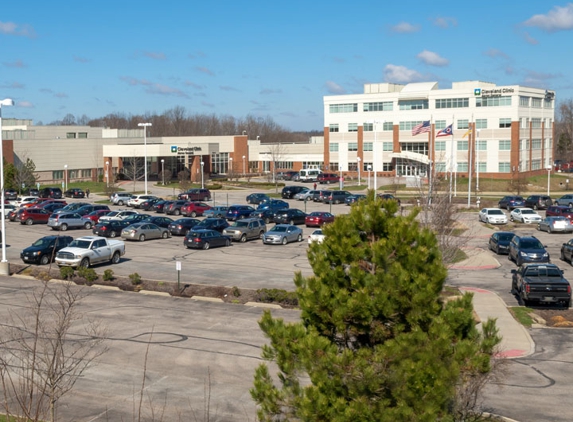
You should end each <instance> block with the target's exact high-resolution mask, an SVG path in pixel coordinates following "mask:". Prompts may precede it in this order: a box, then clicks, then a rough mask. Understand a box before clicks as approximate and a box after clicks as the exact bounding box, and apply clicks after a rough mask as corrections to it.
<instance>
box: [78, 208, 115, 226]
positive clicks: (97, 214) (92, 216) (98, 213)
mask: <svg viewBox="0 0 573 422" xmlns="http://www.w3.org/2000/svg"><path fill="white" fill-rule="evenodd" d="M110 212H111V210H95V211H92V212H90V213H89V214H87V215H84V216H83V217H84V218H89V219H90V220H92V221H93V223H94V224H97V223H98V222H99V218H100V217H101V216H102V215H107V214H109V213H110Z"/></svg>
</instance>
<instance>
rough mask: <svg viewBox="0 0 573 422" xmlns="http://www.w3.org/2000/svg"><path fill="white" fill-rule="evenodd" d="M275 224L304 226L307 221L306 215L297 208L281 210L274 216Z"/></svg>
mask: <svg viewBox="0 0 573 422" xmlns="http://www.w3.org/2000/svg"><path fill="white" fill-rule="evenodd" d="M274 220H275V223H277V224H290V225H291V226H293V225H296V224H304V222H305V220H306V213H305V212H303V211H301V210H297V209H296V208H289V209H288V210H279V211H277V212H276V213H275V216H274Z"/></svg>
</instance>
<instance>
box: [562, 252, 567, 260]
mask: <svg viewBox="0 0 573 422" xmlns="http://www.w3.org/2000/svg"><path fill="white" fill-rule="evenodd" d="M561 261H565V262H567V260H566V259H565V254H564V253H563V251H561Z"/></svg>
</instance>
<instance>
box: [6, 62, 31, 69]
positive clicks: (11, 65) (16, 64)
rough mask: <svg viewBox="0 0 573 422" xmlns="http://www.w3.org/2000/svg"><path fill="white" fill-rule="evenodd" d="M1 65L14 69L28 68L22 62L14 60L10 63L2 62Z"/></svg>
mask: <svg viewBox="0 0 573 422" xmlns="http://www.w3.org/2000/svg"><path fill="white" fill-rule="evenodd" d="M2 64H3V65H4V66H6V67H16V68H23V67H28V66H27V65H26V64H25V63H24V62H23V61H22V60H16V61H15V62H11V63H8V62H4V63H2Z"/></svg>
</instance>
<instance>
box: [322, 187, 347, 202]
mask: <svg viewBox="0 0 573 422" xmlns="http://www.w3.org/2000/svg"><path fill="white" fill-rule="evenodd" d="M350 195H352V194H351V193H350V192H348V191H346V190H333V191H331V192H330V195H328V196H325V197H324V199H323V200H322V202H324V203H325V204H344V203H345V201H346V198H348V197H349V196H350Z"/></svg>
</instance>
